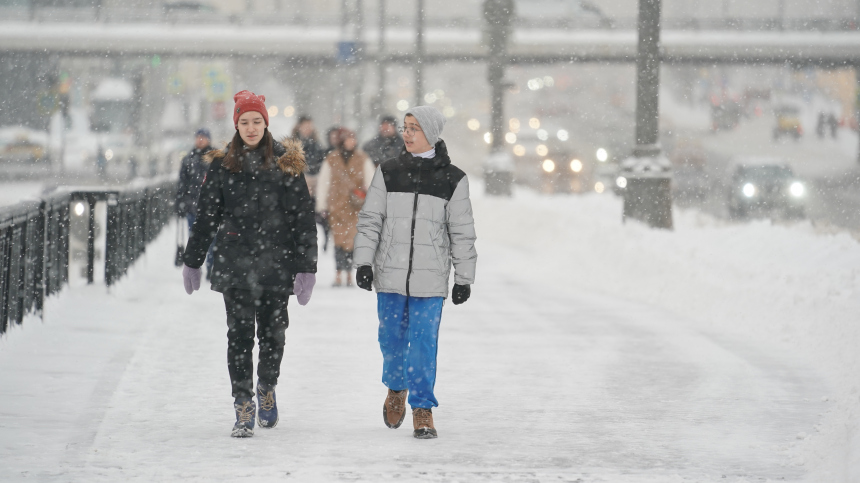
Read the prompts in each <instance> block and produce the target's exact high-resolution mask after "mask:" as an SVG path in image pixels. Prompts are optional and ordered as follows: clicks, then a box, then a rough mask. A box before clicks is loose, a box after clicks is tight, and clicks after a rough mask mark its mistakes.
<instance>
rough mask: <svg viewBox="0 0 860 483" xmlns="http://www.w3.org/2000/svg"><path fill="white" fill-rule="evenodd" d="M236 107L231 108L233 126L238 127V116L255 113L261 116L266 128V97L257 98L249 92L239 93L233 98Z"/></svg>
mask: <svg viewBox="0 0 860 483" xmlns="http://www.w3.org/2000/svg"><path fill="white" fill-rule="evenodd" d="M233 100H234V101H236V107H234V108H233V125H234V126H237V127H238V125H239V116H241V115H242V114H245V113H246V112H251V111H257V112H259V113H260V114H262V115H263V120H264V121H266V127H268V126H269V111H268V110H267V109H266V96H262V95H261V96H258V95H256V94H254V93H253V92H251V91H239V92H237V93H236V95H235V96H233Z"/></svg>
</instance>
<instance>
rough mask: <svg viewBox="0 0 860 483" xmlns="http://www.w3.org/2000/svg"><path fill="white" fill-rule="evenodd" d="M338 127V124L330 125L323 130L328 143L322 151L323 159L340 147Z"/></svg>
mask: <svg viewBox="0 0 860 483" xmlns="http://www.w3.org/2000/svg"><path fill="white" fill-rule="evenodd" d="M340 129H341V127H340V126H332V127H330V128H328V131H326V132H325V140H326V142H327V143H328V147H327V148H326V149H325V151H324V152H323V159H325V158H326V156H328V155H329V154H331V152H332V151H334V150H336V149H337V148H339V147H340Z"/></svg>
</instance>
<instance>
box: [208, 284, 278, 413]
mask: <svg viewBox="0 0 860 483" xmlns="http://www.w3.org/2000/svg"><path fill="white" fill-rule="evenodd" d="M288 300H289V295H287V294H286V293H280V292H270V291H263V292H262V293H261V294H260V295H259V296H254V294H252V292H251V291H250V290H240V289H233V288H231V289H227V290H226V291H225V292H224V305H225V306H226V308H227V343H228V345H227V368H228V369H229V370H230V383H231V385H232V386H233V397H253V396H254V380H253V378H254V360H253V350H254V325H255V324H254V322H255V320H256V328H257V339H259V341H260V362H259V364H257V377H258V378H259V379H260V380H261V381H262V382H264V383H266V384H270V385H275V384H277V383H278V376H279V375H280V374H281V359H282V358H283V356H284V339H285V332H286V330H287V327H288V326H289V325H290V319H289V317H288V315H287V301H288Z"/></svg>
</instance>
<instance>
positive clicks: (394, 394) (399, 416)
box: [382, 389, 407, 429]
mask: <svg viewBox="0 0 860 483" xmlns="http://www.w3.org/2000/svg"><path fill="white" fill-rule="evenodd" d="M406 393H407V389H404V390H402V391H392V390H391V389H389V390H388V397H386V398H385V404H383V405H382V420H383V421H385V425H386V426H388V427H389V428H391V429H397V428H399V427H400V425H401V424H403V418H405V417H406Z"/></svg>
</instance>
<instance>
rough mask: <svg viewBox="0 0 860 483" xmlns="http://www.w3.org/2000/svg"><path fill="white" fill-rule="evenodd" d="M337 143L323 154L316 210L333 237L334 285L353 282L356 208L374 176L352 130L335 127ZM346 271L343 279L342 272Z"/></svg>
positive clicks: (361, 202) (360, 203) (371, 167)
mask: <svg viewBox="0 0 860 483" xmlns="http://www.w3.org/2000/svg"><path fill="white" fill-rule="evenodd" d="M337 142H338V144H339V147H338V148H337V149H335V150H334V151H332V152H331V153H329V154H328V156H326V159H325V161H324V162H323V165H322V169H321V170H320V174H319V179H318V183H317V188H318V191H317V199H316V203H317V207H316V209H317V213H321V214H322V216H323V218H325V219H326V220H327V221H328V225H329V227H330V229H331V233H332V237H333V238H334V258H335V266H336V273H335V279H334V286H335V287H340V286H342V285H343V284H344V283H345V284H346V286H352V250H353V243H354V241H355V233H356V231H355V225H356V223H358V212H359V210H361V207H362V205H364V198H365V196H366V194H367V187H368V186H370V180H371V179H372V178H373V170H374V168H373V163H372V162H371V161H370V158H368V157H367V154H365V153H364V152H363V151H361V150H360V149H358V141H357V140H356V137H355V133H354V132H352V131H350V130H349V129H346V128H341V129H340V130H339V131H338V141H337ZM342 274H345V275H346V280H345V282H344V281H342V278H341V275H342Z"/></svg>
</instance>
